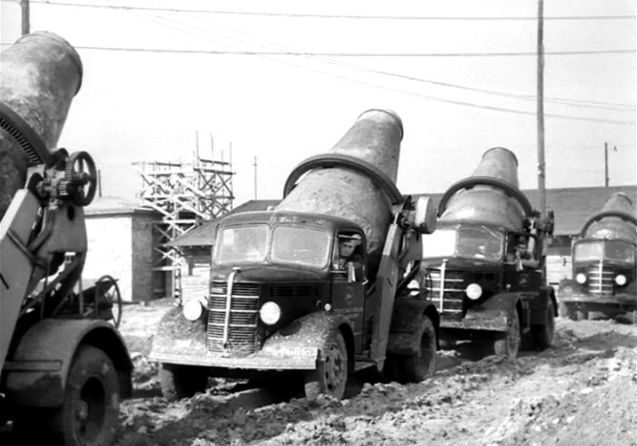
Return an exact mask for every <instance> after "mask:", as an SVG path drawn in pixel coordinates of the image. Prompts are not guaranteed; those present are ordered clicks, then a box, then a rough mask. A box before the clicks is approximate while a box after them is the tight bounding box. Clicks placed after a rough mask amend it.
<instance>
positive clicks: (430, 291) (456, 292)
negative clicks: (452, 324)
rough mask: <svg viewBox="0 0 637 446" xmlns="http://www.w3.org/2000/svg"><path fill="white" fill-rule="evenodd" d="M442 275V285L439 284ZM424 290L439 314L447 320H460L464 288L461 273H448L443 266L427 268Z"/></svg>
mask: <svg viewBox="0 0 637 446" xmlns="http://www.w3.org/2000/svg"><path fill="white" fill-rule="evenodd" d="M443 275H444V284H443V283H441V282H442V280H441V278H442V276H443ZM425 288H426V290H427V295H428V296H429V297H430V298H431V300H432V301H433V303H434V305H435V306H436V308H437V309H438V312H439V313H441V314H443V315H444V316H446V317H448V318H454V319H462V315H463V302H464V296H465V291H464V289H465V287H464V277H463V274H462V272H461V271H450V270H447V269H446V268H444V267H443V266H441V267H440V268H427V276H426V280H425Z"/></svg>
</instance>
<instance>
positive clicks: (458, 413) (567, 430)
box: [117, 300, 637, 446]
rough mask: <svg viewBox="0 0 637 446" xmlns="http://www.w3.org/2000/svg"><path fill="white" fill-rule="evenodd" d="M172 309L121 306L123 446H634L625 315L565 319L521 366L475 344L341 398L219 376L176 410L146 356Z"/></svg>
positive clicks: (632, 344) (355, 384) (634, 344)
mask: <svg viewBox="0 0 637 446" xmlns="http://www.w3.org/2000/svg"><path fill="white" fill-rule="evenodd" d="M171 304H172V302H171V301H169V300H161V301H156V302H153V303H151V304H149V305H146V306H142V305H127V306H126V307H125V309H124V314H123V322H122V325H121V332H122V334H123V336H124V338H125V340H126V341H127V344H128V347H129V350H130V352H131V355H132V357H133V360H134V363H135V374H134V389H135V390H134V397H133V398H132V399H129V400H126V401H124V402H123V404H122V407H121V413H120V417H121V422H122V432H121V434H120V436H119V439H118V442H117V446H146V445H147V446H168V445H175V446H176V445H184V446H211V445H253V444H259V445H332V444H352V445H403V444H406V445H409V444H413V445H420V444H427V445H432V446H435V445H440V446H442V445H485V446H487V445H489V446H491V445H493V446H495V445H516V446H519V445H529V446H531V445H551V446H552V445H560V446H561V445H578V446H585V445H595V446H599V445H622V446H623V445H637V369H636V367H637V326H636V325H631V324H630V323H628V322H629V321H627V320H622V319H621V318H620V319H619V320H613V319H598V320H586V321H577V322H575V321H571V320H568V319H566V318H558V319H557V320H556V341H555V344H554V346H553V347H552V348H549V349H548V350H545V351H543V352H536V351H525V352H523V353H522V354H521V355H520V357H519V358H518V359H516V360H514V361H509V360H505V359H502V358H498V357H495V356H490V355H487V356H483V353H482V352H480V351H479V350H480V349H476V348H475V347H476V346H475V345H471V344H461V345H459V346H455V347H454V348H447V349H443V350H441V351H440V352H439V359H438V371H437V373H436V374H435V375H434V376H433V377H431V378H430V379H427V380H425V381H423V382H421V383H418V384H408V385H401V384H397V383H394V382H390V383H382V382H378V381H374V380H373V379H372V380H370V378H369V377H365V376H363V377H358V376H357V377H355V378H354V379H353V380H352V383H351V385H350V386H349V388H348V392H347V396H346V398H345V399H343V400H342V401H336V400H334V399H331V398H328V397H324V398H320V399H319V400H317V401H308V400H307V399H305V398H304V397H303V396H302V394H300V393H298V390H299V389H294V388H292V389H291V388H286V387H284V386H279V387H278V388H276V387H275V388H274V389H268V390H265V389H262V388H256V387H253V386H252V384H251V383H250V382H249V381H232V380H225V379H214V378H212V379H210V382H209V384H210V386H209V388H208V390H207V391H206V392H205V393H203V394H197V395H195V396H194V397H192V398H189V399H183V400H180V401H177V402H168V401H166V400H165V399H164V398H162V396H161V392H160V389H159V382H158V378H157V364H154V363H152V362H150V361H149V360H148V358H147V354H148V352H149V349H150V342H151V339H152V336H153V332H154V329H155V326H156V325H157V322H158V321H159V319H160V317H161V315H162V314H163V313H164V312H165V311H166V309H167V307H168V306H169V305H171Z"/></svg>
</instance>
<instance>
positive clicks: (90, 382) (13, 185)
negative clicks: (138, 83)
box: [0, 32, 132, 446]
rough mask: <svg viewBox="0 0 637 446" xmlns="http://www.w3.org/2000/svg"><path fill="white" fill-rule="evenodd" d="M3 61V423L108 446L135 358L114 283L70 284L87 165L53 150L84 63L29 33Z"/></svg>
mask: <svg viewBox="0 0 637 446" xmlns="http://www.w3.org/2000/svg"><path fill="white" fill-rule="evenodd" d="M0 66H1V67H2V70H1V71H0V219H1V221H0V372H1V373H0V427H2V428H3V429H2V431H5V427H9V428H10V426H11V425H12V426H13V428H12V429H8V430H10V431H12V432H13V434H15V435H16V436H17V437H18V438H20V440H19V443H20V444H64V445H66V446H72V445H84V446H86V445H96V446H97V445H100V446H104V445H109V444H111V443H112V442H113V441H114V438H115V434H116V428H117V425H118V421H119V399H120V397H124V396H128V395H130V393H131V371H132V362H131V360H130V358H129V355H128V352H127V349H126V346H125V345H124V342H123V340H122V338H121V337H120V335H119V333H118V332H117V330H116V328H115V325H114V324H113V323H109V320H111V319H112V318H113V304H114V301H113V300H110V298H111V297H114V294H111V291H113V290H114V288H113V287H116V283H115V282H114V281H111V280H106V281H104V280H101V281H98V282H99V283H96V284H95V285H94V286H91V287H87V288H85V289H80V288H79V284H80V283H81V275H82V269H83V265H84V260H85V258H86V252H87V242H86V229H85V223H84V214H83V207H84V206H86V205H88V204H89V203H90V202H91V200H92V199H93V196H94V194H95V186H96V171H95V164H94V163H93V160H92V158H91V157H90V155H89V154H88V153H86V152H74V153H68V152H67V151H66V150H65V149H58V150H55V147H56V144H57V141H58V139H59V136H60V133H61V131H62V127H63V125H64V122H65V120H66V116H67V112H68V110H69V107H70V104H71V101H72V99H73V96H74V95H75V94H76V92H77V91H78V89H79V87H80V83H81V79H82V64H81V61H80V58H79V56H78V54H77V53H76V51H75V49H74V48H73V47H72V46H71V45H69V43H68V42H66V41H65V40H64V39H62V38H61V37H59V36H57V35H55V34H52V33H46V32H38V33H33V34H29V35H26V36H23V37H22V38H20V39H19V40H18V41H17V42H16V43H15V44H14V45H13V46H11V47H9V48H8V49H6V50H5V51H3V52H2V53H1V54H0ZM111 322H112V321H111Z"/></svg>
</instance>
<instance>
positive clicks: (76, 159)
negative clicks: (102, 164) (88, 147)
mask: <svg viewBox="0 0 637 446" xmlns="http://www.w3.org/2000/svg"><path fill="white" fill-rule="evenodd" d="M66 179H67V180H68V181H69V182H70V187H71V199H72V201H73V204H74V205H76V206H87V205H88V204H90V203H91V201H93V197H95V191H96V189H97V170H96V169H95V162H94V161H93V158H91V155H89V154H88V153H87V152H84V151H81V152H74V153H73V154H72V155H71V156H70V157H69V160H68V161H67V164H66Z"/></svg>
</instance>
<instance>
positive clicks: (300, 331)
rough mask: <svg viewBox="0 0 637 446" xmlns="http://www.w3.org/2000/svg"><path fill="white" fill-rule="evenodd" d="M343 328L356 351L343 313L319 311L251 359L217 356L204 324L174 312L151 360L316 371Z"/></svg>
mask: <svg viewBox="0 0 637 446" xmlns="http://www.w3.org/2000/svg"><path fill="white" fill-rule="evenodd" d="M334 328H339V329H341V331H342V332H343V336H344V338H345V342H346V344H347V345H348V347H349V350H350V351H352V348H351V347H352V346H353V337H352V333H353V329H352V325H351V322H350V321H349V320H348V319H347V318H346V317H345V316H343V315H341V314H339V313H332V312H324V311H316V312H313V313H309V314H307V315H305V316H302V317H300V318H298V319H296V320H294V321H292V322H291V323H289V324H288V325H286V326H285V327H282V328H281V329H280V330H278V331H277V332H275V333H274V334H272V335H271V336H270V337H268V338H267V339H266V340H265V342H264V343H263V346H262V347H261V349H260V350H257V351H256V352H254V353H251V354H248V355H241V356H239V355H233V352H231V351H229V352H213V351H210V350H208V348H207V346H206V330H205V322H204V320H203V319H202V320H199V321H196V322H190V321H187V320H186V319H185V318H184V317H183V316H182V315H181V311H180V309H179V308H173V309H171V310H170V311H169V312H168V313H166V315H164V317H163V318H162V320H161V322H160V323H159V326H158V331H157V333H156V334H155V336H154V338H153V344H152V348H151V352H150V355H149V357H150V359H152V360H154V361H158V362H163V363H171V364H184V365H194V366H201V367H214V368H227V369H245V370H313V369H315V368H316V360H317V358H318V357H319V356H318V355H319V353H320V352H321V348H322V346H323V343H324V342H325V340H326V339H327V336H328V334H329V332H330V330H332V329H334Z"/></svg>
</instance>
